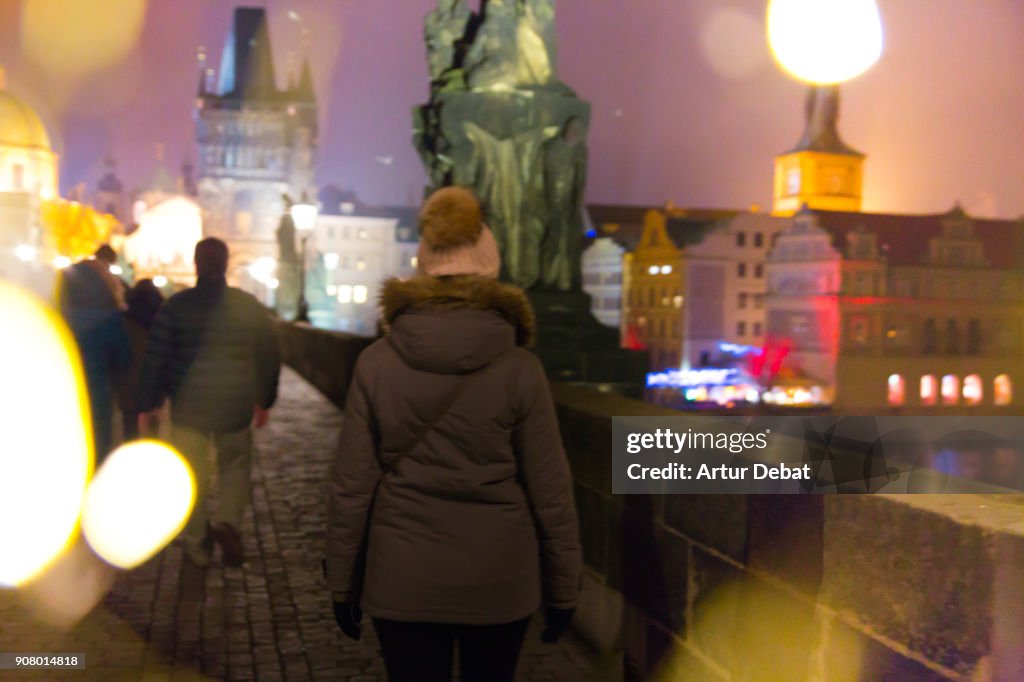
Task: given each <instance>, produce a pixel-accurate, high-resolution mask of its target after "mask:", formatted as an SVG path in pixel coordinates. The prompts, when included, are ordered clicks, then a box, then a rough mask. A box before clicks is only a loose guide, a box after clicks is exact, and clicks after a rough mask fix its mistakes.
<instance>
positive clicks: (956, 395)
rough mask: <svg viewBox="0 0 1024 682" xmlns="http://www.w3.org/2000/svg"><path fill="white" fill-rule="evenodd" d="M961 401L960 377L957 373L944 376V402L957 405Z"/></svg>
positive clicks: (944, 403)
mask: <svg viewBox="0 0 1024 682" xmlns="http://www.w3.org/2000/svg"><path fill="white" fill-rule="evenodd" d="M958 402H960V378H959V377H958V376H957V375H955V374H947V375H946V376H944V377H942V404H943V405H956V404H957V403H958Z"/></svg>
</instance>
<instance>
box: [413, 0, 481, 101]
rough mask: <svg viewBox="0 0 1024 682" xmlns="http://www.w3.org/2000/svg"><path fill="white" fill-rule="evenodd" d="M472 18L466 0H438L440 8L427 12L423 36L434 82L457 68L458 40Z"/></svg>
mask: <svg viewBox="0 0 1024 682" xmlns="http://www.w3.org/2000/svg"><path fill="white" fill-rule="evenodd" d="M470 17H471V13H470V11H469V8H468V7H467V6H466V0H438V3H437V8H436V9H435V10H434V11H433V12H431V13H430V14H428V15H427V20H426V26H425V28H424V39H425V40H426V43H427V63H428V65H429V67H430V80H431V81H432V82H434V83H437V82H440V81H441V80H442V78H443V76H444V74H445V73H446V72H447V71H450V70H451V69H453V68H456V66H457V62H458V58H457V57H458V53H457V51H458V47H459V43H461V41H462V39H463V38H464V37H465V35H466V27H467V26H468V25H469V20H470Z"/></svg>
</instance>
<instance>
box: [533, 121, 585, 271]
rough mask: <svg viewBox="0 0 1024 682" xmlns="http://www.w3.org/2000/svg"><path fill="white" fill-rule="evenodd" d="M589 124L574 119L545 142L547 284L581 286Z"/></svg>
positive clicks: (544, 249) (545, 269)
mask: <svg viewBox="0 0 1024 682" xmlns="http://www.w3.org/2000/svg"><path fill="white" fill-rule="evenodd" d="M586 135H587V133H586V127H585V126H584V125H583V122H582V121H580V120H579V119H578V118H575V117H573V118H570V119H569V120H568V121H567V122H566V124H565V127H564V128H563V130H562V134H561V135H559V136H558V137H555V138H554V139H552V140H551V141H549V142H548V143H547V144H545V145H544V153H543V157H544V169H543V173H544V186H545V189H546V192H545V198H546V200H547V215H548V227H547V231H546V234H545V235H544V245H543V248H542V250H541V254H542V258H543V268H542V270H543V275H542V277H543V286H544V287H545V288H548V289H558V290H560V291H570V290H575V289H577V288H579V286H580V284H581V282H580V278H581V264H582V258H583V251H582V240H583V190H584V188H585V187H586V184H587V145H586Z"/></svg>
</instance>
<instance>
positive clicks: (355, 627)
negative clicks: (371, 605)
mask: <svg viewBox="0 0 1024 682" xmlns="http://www.w3.org/2000/svg"><path fill="white" fill-rule="evenodd" d="M334 620H336V621H338V627H339V628H341V631H342V632H343V633H345V636H346V637H348V638H349V639H354V640H355V641H357V642H358V641H359V638H360V637H362V636H363V626H362V625H361V622H362V620H363V610H362V609H361V608H359V604H358V603H356V602H351V601H350V602H338V601H336V602H334Z"/></svg>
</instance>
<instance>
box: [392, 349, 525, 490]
mask: <svg viewBox="0 0 1024 682" xmlns="http://www.w3.org/2000/svg"><path fill="white" fill-rule="evenodd" d="M510 352H511V351H510V350H507V351H505V352H504V353H502V354H501V355H499V356H498V357H496V358H494V360H492V361H491V362H489V363H488V364H486V365H484V366H483V367H478V368H477V369H475V370H473V371H472V372H469V373H468V374H466V375H465V376H463V378H462V379H461V380H460V381H459V383H458V384H456V386H455V388H453V389H452V390H451V392H450V393H449V394H448V395H447V396H446V397H445V399H444V401H443V402H442V403H441V407H440V408H439V409H438V411H437V412H436V413H435V414H434V417H433V419H431V420H430V421H428V422H425V423H424V424H423V426H421V427H420V428H419V429H418V430H417V431H416V435H415V436H413V439H412V440H411V441H410V442H409V444H408V445H406V446H405V447H404V448H402V451H401V452H400V453H398V456H397V457H395V459H394V461H392V463H391V466H390V467H385V469H384V472H385V473H389V472H391V471H394V470H395V469H396V468H397V467H398V463H399V462H400V461H402V460H403V459H405V457H406V456H408V455H409V453H411V452H412V451H413V450H415V449H416V446H417V445H419V444H420V443H422V442H423V439H424V438H426V436H427V434H428V433H430V432H431V431H433V430H434V427H435V426H437V424H438V422H440V421H441V420H442V419H443V418H444V416H445V415H446V414H448V412H449V410H451V409H452V407H453V406H454V405H455V403H456V402H457V401H458V399H459V396H461V395H462V394H463V392H464V391H465V390H466V388H467V387H468V386H469V385H470V384H471V383H473V379H475V378H476V377H478V376H479V375H481V374H483V371H484V370H485V369H487V368H488V367H490V366H491V365H493V364H495V363H496V362H497V361H498V360H500V359H501V358H503V357H505V355H507V354H508V353H510ZM399 357H401V355H399Z"/></svg>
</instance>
